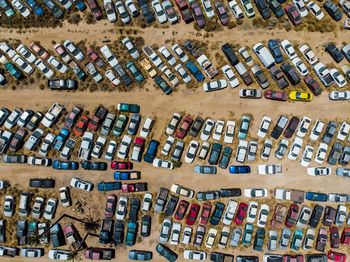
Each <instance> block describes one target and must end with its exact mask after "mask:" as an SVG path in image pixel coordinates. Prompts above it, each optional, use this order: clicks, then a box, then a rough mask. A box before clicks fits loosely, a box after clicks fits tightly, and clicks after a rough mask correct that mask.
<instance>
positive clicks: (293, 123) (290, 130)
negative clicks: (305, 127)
mask: <svg viewBox="0 0 350 262" xmlns="http://www.w3.org/2000/svg"><path fill="white" fill-rule="evenodd" d="M299 122H300V119H299V118H298V117H296V116H293V117H292V118H291V119H290V120H289V123H288V125H287V127H286V129H285V130H284V136H285V137H286V138H291V137H292V136H293V134H294V132H295V130H296V129H297V127H298V125H299Z"/></svg>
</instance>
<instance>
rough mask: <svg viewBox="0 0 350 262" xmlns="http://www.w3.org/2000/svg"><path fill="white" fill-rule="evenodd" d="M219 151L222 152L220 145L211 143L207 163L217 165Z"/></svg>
mask: <svg viewBox="0 0 350 262" xmlns="http://www.w3.org/2000/svg"><path fill="white" fill-rule="evenodd" d="M221 150H222V145H221V144H218V143H213V146H212V147H211V151H210V155H209V159H208V163H209V164H210V165H217V163H218V161H219V156H220V153H221Z"/></svg>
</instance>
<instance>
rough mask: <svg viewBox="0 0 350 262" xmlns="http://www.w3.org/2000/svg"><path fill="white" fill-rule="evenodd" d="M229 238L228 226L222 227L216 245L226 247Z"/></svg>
mask: <svg viewBox="0 0 350 262" xmlns="http://www.w3.org/2000/svg"><path fill="white" fill-rule="evenodd" d="M229 238H230V227H223V228H222V230H221V234H220V239H219V243H218V247H219V248H226V246H227V242H228V240H229Z"/></svg>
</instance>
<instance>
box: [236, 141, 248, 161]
mask: <svg viewBox="0 0 350 262" xmlns="http://www.w3.org/2000/svg"><path fill="white" fill-rule="evenodd" d="M247 150H248V142H247V141H245V140H239V143H238V147H237V152H236V161H237V162H239V163H244V162H245V158H246V155H247Z"/></svg>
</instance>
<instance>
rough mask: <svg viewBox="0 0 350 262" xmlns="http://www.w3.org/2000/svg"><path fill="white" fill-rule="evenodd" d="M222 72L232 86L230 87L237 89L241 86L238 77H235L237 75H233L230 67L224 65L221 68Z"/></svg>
mask: <svg viewBox="0 0 350 262" xmlns="http://www.w3.org/2000/svg"><path fill="white" fill-rule="evenodd" d="M221 70H222V72H223V73H224V75H225V77H226V79H227V81H228V83H229V84H230V86H231V87H232V88H235V87H237V86H238V85H239V81H238V79H237V77H236V76H235V74H234V73H233V70H232V68H231V67H230V66H229V65H224V66H223V67H222V68H221Z"/></svg>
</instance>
